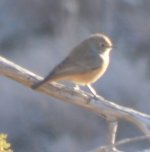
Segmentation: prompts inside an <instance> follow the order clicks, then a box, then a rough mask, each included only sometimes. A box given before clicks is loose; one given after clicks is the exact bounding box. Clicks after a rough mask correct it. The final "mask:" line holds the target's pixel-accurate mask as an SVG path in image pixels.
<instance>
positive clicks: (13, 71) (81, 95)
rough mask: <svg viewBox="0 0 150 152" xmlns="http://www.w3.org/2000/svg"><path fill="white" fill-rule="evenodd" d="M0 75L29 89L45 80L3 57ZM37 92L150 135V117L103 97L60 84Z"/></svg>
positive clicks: (43, 87)
mask: <svg viewBox="0 0 150 152" xmlns="http://www.w3.org/2000/svg"><path fill="white" fill-rule="evenodd" d="M0 74H1V75H3V76H5V77H8V78H10V79H12V80H15V81H17V82H19V83H21V84H22V85H25V86H27V87H29V88H30V86H31V85H32V84H34V83H35V82H36V81H39V80H42V79H43V78H42V77H40V76H37V75H35V74H34V73H32V72H30V71H28V70H26V69H24V68H22V67H20V66H19V65H16V64H15V63H13V62H11V61H8V60H7V59H5V58H3V57H0ZM37 91H39V92H42V93H44V94H47V95H49V96H51V97H54V98H57V99H59V100H62V101H64V102H68V103H72V104H75V105H78V106H80V107H83V108H85V109H88V110H89V111H92V112H94V113H95V114H97V115H98V116H101V117H104V118H105V119H107V120H108V121H119V120H120V119H123V120H126V121H129V122H130V123H133V124H134V125H135V126H136V127H137V128H139V129H140V130H141V131H142V132H143V133H144V134H145V135H150V128H149V126H150V115H147V114H144V113H141V112H138V111H136V110H133V109H130V108H126V107H123V106H120V105H118V104H115V103H114V102H112V101H109V100H106V99H105V98H103V97H101V96H99V97H97V98H95V97H93V96H92V95H91V94H88V93H86V92H84V91H80V90H79V91H77V90H74V89H72V88H68V87H66V86H64V85H61V84H58V83H51V84H49V83H47V84H44V85H43V86H41V87H40V88H38V89H37ZM113 140H114V139H113ZM113 143H114V141H113Z"/></svg>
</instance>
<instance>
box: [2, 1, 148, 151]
mask: <svg viewBox="0 0 150 152" xmlns="http://www.w3.org/2000/svg"><path fill="white" fill-rule="evenodd" d="M149 14H150V1H149V0H144V1H142V0H82V1H80V0H11V1H10V0H0V53H1V55H2V56H4V57H6V58H7V59H9V60H11V61H13V62H15V63H16V64H19V65H20V66H22V67H24V68H27V69H29V70H31V71H33V72H35V73H37V74H39V75H41V76H43V77H44V76H46V75H47V74H48V73H49V72H50V71H51V70H52V68H53V67H54V66H55V65H57V64H58V63H59V62H60V61H61V60H62V59H63V58H64V57H65V56H66V55H67V54H68V53H69V52H70V51H71V49H72V48H73V47H74V46H76V45H77V44H78V43H79V42H80V41H82V40H84V39H85V38H86V37H88V36H89V35H90V34H92V33H97V32H100V33H105V34H106V35H108V36H109V37H111V39H112V40H113V43H114V45H115V46H116V48H115V49H114V50H113V51H112V52H111V62H110V66H109V68H108V70H107V72H106V73H105V75H104V76H103V77H102V78H101V79H100V80H99V81H98V82H96V83H95V84H94V85H93V86H94V88H95V89H96V90H97V92H98V93H100V94H101V95H102V96H104V97H105V98H107V99H109V100H112V101H114V102H115V103H118V104H121V105H123V106H127V107H131V108H134V109H136V110H140V111H142V112H145V113H148V114H150V104H149V97H150V17H149ZM0 84H1V85H0V95H1V101H0V122H1V123H0V132H3V133H7V134H8V138H9V141H10V142H11V143H12V148H13V150H14V151H15V152H34V151H35V152H85V151H89V150H92V149H95V148H97V147H99V146H100V145H104V144H106V143H107V132H108V130H107V123H106V121H105V120H104V119H102V118H100V117H97V116H96V115H95V114H93V113H91V112H89V111H87V110H85V109H82V108H80V107H77V106H75V105H71V104H68V103H64V102H62V101H57V100H56V99H53V98H50V97H47V96H45V95H42V94H40V93H37V92H35V91H32V90H31V89H29V88H26V87H24V86H22V85H20V84H19V83H16V82H15V81H12V80H10V79H8V78H5V77H0ZM136 135H141V133H140V132H139V131H138V130H136V129H135V128H134V126H132V125H130V124H128V123H127V122H120V123H119V131H118V134H117V140H120V139H123V138H125V137H133V136H136ZM146 147H148V143H146V142H144V143H143V142H140V143H138V144H135V143H134V144H129V146H127V145H125V146H122V147H121V149H124V150H126V151H128V152H130V151H131V152H133V151H137V149H139V150H140V149H143V148H146Z"/></svg>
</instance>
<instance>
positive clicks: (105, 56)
mask: <svg viewBox="0 0 150 152" xmlns="http://www.w3.org/2000/svg"><path fill="white" fill-rule="evenodd" d="M112 47H113V46H112V42H111V40H110V39H109V38H108V37H107V36H105V35H103V34H99V33H97V34H93V35H91V36H90V37H88V38H87V39H85V40H84V41H82V42H81V43H80V44H79V45H78V46H76V47H75V48H74V49H73V50H72V51H71V53H70V54H69V55H68V56H67V57H66V58H65V59H64V60H63V61H62V62H61V63H60V64H58V65H57V66H56V67H54V69H53V70H52V71H51V72H50V73H49V74H48V75H47V76H46V77H45V78H44V79H43V80H42V81H39V82H37V83H35V84H33V85H32V86H31V88H32V89H37V88H38V87H40V86H41V85H43V84H44V83H46V82H53V81H60V80H68V81H72V82H73V83H75V84H76V85H83V86H87V87H88V88H89V89H90V90H91V92H92V93H93V94H94V95H96V91H95V90H94V89H93V88H92V86H91V84H92V83H94V82H96V81H97V80H98V79H99V78H100V77H101V76H102V75H103V74H104V73H105V71H106V69H107V67H108V65H109V53H110V51H111V50H112Z"/></svg>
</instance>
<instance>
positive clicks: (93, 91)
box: [87, 84, 98, 97]
mask: <svg viewBox="0 0 150 152" xmlns="http://www.w3.org/2000/svg"><path fill="white" fill-rule="evenodd" d="M87 87H88V88H89V90H90V91H91V92H92V94H93V95H94V96H95V97H97V96H98V95H97V93H96V91H95V89H94V88H93V87H92V86H91V85H90V84H88V85H87Z"/></svg>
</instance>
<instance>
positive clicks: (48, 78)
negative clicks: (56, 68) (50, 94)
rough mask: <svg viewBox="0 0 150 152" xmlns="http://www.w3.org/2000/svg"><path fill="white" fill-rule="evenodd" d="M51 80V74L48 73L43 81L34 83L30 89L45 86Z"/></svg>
mask: <svg viewBox="0 0 150 152" xmlns="http://www.w3.org/2000/svg"><path fill="white" fill-rule="evenodd" d="M52 80H53V74H52V73H50V74H49V75H48V76H47V77H45V78H44V79H43V80H41V81H39V82H36V83H35V84H33V85H32V86H31V88H32V89H37V88H39V87H40V86H41V85H43V84H45V83H46V82H48V81H52Z"/></svg>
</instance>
